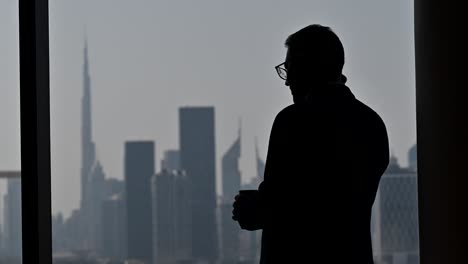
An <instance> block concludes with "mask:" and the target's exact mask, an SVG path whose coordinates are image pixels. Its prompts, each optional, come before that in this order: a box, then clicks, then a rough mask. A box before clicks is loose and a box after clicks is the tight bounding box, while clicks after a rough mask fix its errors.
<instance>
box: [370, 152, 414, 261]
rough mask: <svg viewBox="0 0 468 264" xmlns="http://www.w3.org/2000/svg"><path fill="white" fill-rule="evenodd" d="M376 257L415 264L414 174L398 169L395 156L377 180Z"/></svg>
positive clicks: (375, 204) (404, 169) (405, 169)
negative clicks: (378, 180)
mask: <svg viewBox="0 0 468 264" xmlns="http://www.w3.org/2000/svg"><path fill="white" fill-rule="evenodd" d="M374 206H375V209H374V213H377V214H379V216H377V217H376V216H374V220H373V221H376V223H375V227H374V229H376V230H375V231H374V232H377V235H375V236H374V238H375V239H376V240H377V241H376V243H375V244H376V245H377V247H378V248H376V251H377V252H378V257H379V258H380V259H382V260H383V261H384V262H385V263H390V264H397V263H398V264H400V263H401V264H418V263H419V236H418V201H417V177H416V173H415V172H414V171H412V170H410V169H407V168H401V167H400V166H399V165H398V161H397V160H396V158H395V157H392V158H391V162H390V164H389V166H388V168H387V171H386V172H385V173H384V175H383V176H382V179H381V180H380V185H379V190H378V193H377V197H376V201H375V203H374Z"/></svg>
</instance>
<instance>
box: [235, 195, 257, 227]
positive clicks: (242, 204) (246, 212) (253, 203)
mask: <svg viewBox="0 0 468 264" xmlns="http://www.w3.org/2000/svg"><path fill="white" fill-rule="evenodd" d="M261 218H262V217H261V206H260V193H259V192H258V191H257V190H249V191H241V192H240V193H239V194H238V195H236V197H235V198H234V204H233V210H232V219H233V220H234V221H238V222H239V225H240V227H241V228H242V229H246V230H249V231H253V230H258V229H261V228H262V227H261V224H262V223H261V222H262V219H261Z"/></svg>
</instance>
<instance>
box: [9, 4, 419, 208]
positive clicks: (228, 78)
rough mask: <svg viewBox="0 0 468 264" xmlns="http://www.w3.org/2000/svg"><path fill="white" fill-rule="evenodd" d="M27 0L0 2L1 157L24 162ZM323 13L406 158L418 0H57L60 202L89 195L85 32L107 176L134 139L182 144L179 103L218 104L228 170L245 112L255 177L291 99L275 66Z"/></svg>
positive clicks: (358, 83)
mask: <svg viewBox="0 0 468 264" xmlns="http://www.w3.org/2000/svg"><path fill="white" fill-rule="evenodd" d="M16 5H17V0H15V1H13V0H2V2H1V6H0V34H1V36H2V41H1V42H0V52H1V53H0V54H1V58H2V60H0V87H1V91H2V95H1V96H0V123H1V124H2V131H1V134H0V143H1V145H0V146H1V148H0V169H18V168H19V167H20V165H19V164H20V163H19V136H18V133H19V98H18V96H19V92H18V58H17V50H18V49H17V44H18V41H17V35H18V32H17V14H16V12H17V11H16V9H15V8H16ZM313 23H320V24H323V25H328V26H331V27H332V29H333V30H334V31H335V32H336V33H337V34H338V35H339V36H340V38H341V40H342V42H343V44H344V47H345V52H346V64H345V68H344V74H345V75H347V76H348V85H349V86H350V88H351V90H352V92H353V93H354V94H355V95H356V97H357V98H358V99H360V100H361V101H363V102H364V103H366V104H368V105H370V106H371V107H372V108H374V109H375V110H376V111H377V112H378V113H379V114H380V115H381V116H382V118H383V119H384V121H385V123H386V125H387V129H388V132H389V137H390V144H391V149H392V152H393V153H394V154H395V155H396V156H397V157H398V158H399V159H400V162H401V163H402V164H403V165H406V153H407V150H408V149H409V148H410V147H411V146H412V145H413V144H414V143H415V140H416V130H415V125H416V123H415V88H414V50H413V49H414V45H413V2H412V1H404V0H386V1H376V0H353V1H349V0H316V1H311V0H304V1H291V0H289V1H284V0H282V1H279V0H269V1H266V0H257V1H251V0H236V1H221V0H198V1H193V0H185V1H180V0H164V1H158V0H151V1H150V0H132V1H128V0H80V1H73V0H51V1H50V56H51V112H52V124H51V130H52V192H53V193H52V197H53V211H54V212H57V211H63V212H65V214H66V215H68V214H69V212H70V211H71V209H73V208H76V207H77V206H78V202H79V193H80V190H79V175H80V174H79V169H80V162H81V160H80V153H81V148H80V143H81V142H80V122H81V112H80V111H81V109H80V106H81V96H82V62H83V45H84V36H85V32H86V34H87V37H88V44H89V54H90V69H91V78H92V104H93V126H94V127H93V137H94V141H95V143H96V145H97V154H98V158H99V160H100V161H101V162H102V164H103V167H104V170H105V172H106V174H107V175H108V176H110V177H116V178H123V175H122V171H123V144H124V141H126V140H135V139H150V140H155V141H156V151H157V152H156V153H157V170H159V168H160V162H159V160H160V158H161V157H162V153H163V151H164V150H167V149H174V148H178V111H177V109H178V108H179V107H180V106H201V105H203V106H205V105H213V106H215V109H216V110H215V111H216V137H217V138H216V141H217V146H216V151H217V156H218V159H217V171H218V175H217V176H218V178H219V177H220V173H219V172H220V167H219V166H220V157H221V155H222V154H223V153H224V152H225V151H226V150H227V148H228V146H229V145H230V144H231V143H232V142H233V140H234V139H235V137H236V135H237V130H238V120H239V118H241V119H242V140H243V142H242V144H243V145H242V159H241V171H242V175H243V177H244V180H246V179H248V178H250V177H251V176H253V175H254V174H255V170H254V161H255V160H254V137H255V136H257V137H258V139H259V140H258V141H259V147H260V152H261V155H262V157H263V158H264V157H265V155H266V150H267V143H268V136H269V131H270V128H271V124H272V121H273V119H274V117H275V115H276V114H277V113H278V112H279V111H280V110H281V109H282V108H284V107H285V106H287V105H289V104H291V103H292V100H291V97H290V93H289V90H288V88H287V87H286V86H284V81H282V80H281V79H279V78H278V76H277V75H276V73H275V71H274V68H273V67H274V66H275V65H277V64H279V63H281V62H283V61H284V56H285V52H286V49H285V48H284V40H285V39H286V37H287V36H288V35H289V34H291V33H293V32H295V31H297V30H299V29H300V28H302V27H304V26H306V25H309V24H313ZM5 94H6V96H5ZM288 177H289V176H288V175H285V179H284V180H285V181H287V180H292V179H288ZM219 184H220V182H219V181H218V186H219Z"/></svg>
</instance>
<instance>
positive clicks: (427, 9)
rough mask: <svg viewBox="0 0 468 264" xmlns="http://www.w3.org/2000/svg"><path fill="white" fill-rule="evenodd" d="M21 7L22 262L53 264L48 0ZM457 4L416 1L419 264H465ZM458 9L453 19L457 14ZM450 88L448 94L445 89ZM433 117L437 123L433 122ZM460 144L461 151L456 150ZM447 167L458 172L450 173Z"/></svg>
mask: <svg viewBox="0 0 468 264" xmlns="http://www.w3.org/2000/svg"><path fill="white" fill-rule="evenodd" d="M18 2H19V5H18V7H19V40H20V41H19V46H20V49H19V57H20V67H19V68H20V104H21V106H20V108H21V110H20V111H21V114H20V118H21V121H20V122H21V174H22V221H23V222H22V228H23V232H22V233H23V263H31V264H33V263H34V264H36V263H39V264H46V263H52V239H51V178H50V111H49V109H50V103H49V32H48V27H49V22H48V0H18ZM462 4H463V3H460V2H458V1H457V0H447V1H445V2H444V4H441V2H440V1H435V0H415V53H416V101H417V102H416V108H417V109H416V111H417V136H418V153H419V155H418V197H419V201H418V207H419V234H420V256H421V263H423V264H430V263H462V262H468V257H467V251H466V250H464V247H465V246H466V245H464V244H463V243H464V242H465V241H464V240H463V239H466V237H468V234H467V228H466V224H465V225H461V224H460V223H467V222H468V221H467V219H466V216H464V214H463V212H464V204H463V203H460V202H459V203H458V204H457V203H456V202H457V199H458V201H460V200H459V199H460V198H461V196H464V197H465V198H466V193H467V192H466V189H462V187H466V186H467V185H466V181H467V180H466V177H464V178H462V177H463V175H464V174H463V173H462V172H465V173H466V172H467V170H466V168H464V166H463V162H461V161H463V160H465V161H466V160H468V150H467V149H468V143H467V141H466V140H464V137H463V135H464V134H462V133H461V132H453V129H457V128H460V131H465V130H463V129H462V127H463V125H464V124H463V122H454V123H455V124H449V125H447V123H444V121H443V120H444V118H448V119H450V120H453V118H454V119H455V120H466V119H467V114H466V113H468V105H467V104H466V103H465V104H463V101H464V100H465V99H464V98H467V97H468V96H467V93H468V92H467V90H466V89H461V90H462V91H460V90H458V91H455V90H454V89H456V88H451V87H448V86H447V83H449V84H457V83H458V84H462V83H465V80H464V75H465V74H466V71H465V70H466V65H463V64H462V63H463V62H462V61H463V60H457V58H458V57H457V56H461V55H459V53H457V52H461V51H463V50H462V47H459V49H458V50H457V48H456V47H457V46H455V43H456V41H461V38H462V37H461V35H463V34H461V33H463V32H462V31H461V30H459V29H460V28H461V27H462V26H463V25H460V24H458V27H457V26H454V25H457V24H454V23H453V22H454V21H453V20H454V19H455V18H458V19H460V20H461V18H462V17H463V16H462V14H463V13H461V12H463V11H462V10H464V8H463V6H462ZM457 12H459V14H458V15H456V14H454V13H457ZM460 20H459V21H456V22H461V21H460ZM444 32H451V33H453V35H454V36H456V37H458V39H456V38H449V39H444V38H440V36H445V35H444V34H443V33H444ZM457 32H458V34H457ZM450 36H452V35H450ZM438 37H439V38H438ZM461 43H464V42H461ZM450 44H453V45H450ZM447 47H449V49H447ZM434 54H435V55H436V56H432V55H434ZM457 54H458V55H457ZM444 55H448V58H446V57H444ZM444 59H445V60H444ZM465 64H466V63H465ZM447 69H448V70H447ZM440 71H444V73H445V72H446V71H450V74H446V75H443V74H442V76H440V74H439V75H438V73H439V72H440ZM432 84H433V85H432ZM447 87H448V89H450V90H449V91H445V90H444V89H447ZM441 91H444V92H443V93H441ZM454 92H455V93H454ZM439 94H443V95H444V96H445V97H448V98H450V100H449V101H443V102H440V101H437V103H439V104H440V105H439V108H436V109H434V108H431V106H430V104H431V103H433V102H434V101H436V100H437V99H439V98H438V97H437V96H438V95H439ZM454 103H457V106H458V107H459V108H455V109H454V108H451V107H450V106H451V105H450V104H454ZM441 109H442V110H441ZM434 114H435V115H436V117H437V118H435V119H432V117H434ZM451 118H452V119H451ZM447 137H452V138H453V137H455V138H456V139H455V140H456V141H457V142H459V143H460V144H459V145H458V146H454V145H450V146H448V147H446V146H445V145H441V144H439V143H437V144H436V145H434V142H440V141H442V142H444V140H445V138H447ZM444 147H445V148H444ZM462 147H464V150H463V152H460V149H462ZM440 150H444V152H440ZM450 151H451V152H450ZM444 154H445V155H444ZM455 155H457V156H455ZM451 160H455V163H454V162H451ZM433 164H437V166H439V167H436V168H438V171H439V172H440V171H442V170H445V169H447V174H444V175H440V173H439V174H438V172H437V171H434V167H433ZM447 164H450V165H454V166H455V167H454V168H449V167H448V166H447ZM419 175H424V177H419ZM463 181H464V182H463ZM438 184H439V185H438ZM440 184H441V185H442V187H443V188H442V189H441V188H440ZM454 191H458V192H455V193H457V195H458V196H457V195H453V194H452V193H451V192H454ZM440 199H442V200H440ZM463 217H464V218H463ZM457 223H459V225H458V226H457V225H456V224H457ZM453 225H455V227H457V232H448V233H444V232H441V230H443V231H446V230H448V231H453V228H451V227H450V226H453ZM449 243H450V246H448V244H449ZM448 260H456V262H453V261H452V262H450V261H448ZM441 261H442V262H441Z"/></svg>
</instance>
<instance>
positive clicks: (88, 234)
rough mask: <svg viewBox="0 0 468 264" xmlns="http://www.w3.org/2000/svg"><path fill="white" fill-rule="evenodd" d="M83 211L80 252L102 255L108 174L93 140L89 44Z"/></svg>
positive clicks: (83, 131) (83, 130) (85, 73)
mask: <svg viewBox="0 0 468 264" xmlns="http://www.w3.org/2000/svg"><path fill="white" fill-rule="evenodd" d="M81 106H82V115H81V122H82V124H81V125H82V126H81V144H82V146H81V148H82V152H81V207H80V211H81V212H80V215H81V221H80V225H79V226H78V227H77V228H79V229H80V233H82V234H83V237H82V241H81V242H80V243H79V244H81V246H80V249H85V250H89V251H92V252H97V251H99V250H100V249H99V245H100V240H101V238H100V234H101V232H100V229H101V205H102V202H103V200H104V199H105V198H106V195H105V173H104V170H103V168H102V166H101V164H100V162H99V161H97V159H96V149H95V148H96V147H95V144H94V141H93V138H92V114H91V113H92V111H91V108H92V107H91V106H92V104H91V77H90V73H89V58H88V43H87V41H86V40H85V47H84V52H83V97H82V99H81Z"/></svg>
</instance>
